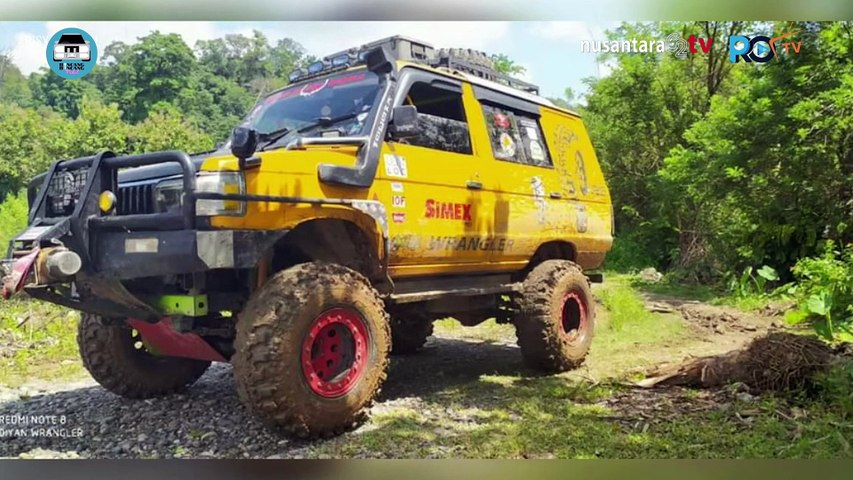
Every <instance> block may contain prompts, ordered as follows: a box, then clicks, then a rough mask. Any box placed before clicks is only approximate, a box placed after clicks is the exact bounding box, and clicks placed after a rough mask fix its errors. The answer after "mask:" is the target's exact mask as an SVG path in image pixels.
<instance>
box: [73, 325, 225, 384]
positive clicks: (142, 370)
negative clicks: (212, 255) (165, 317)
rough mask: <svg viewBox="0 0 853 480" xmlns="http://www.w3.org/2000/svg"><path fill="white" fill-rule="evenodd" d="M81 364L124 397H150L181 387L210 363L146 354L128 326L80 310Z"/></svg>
mask: <svg viewBox="0 0 853 480" xmlns="http://www.w3.org/2000/svg"><path fill="white" fill-rule="evenodd" d="M77 345H78V347H79V348H80V357H81V358H82V360H83V366H84V367H86V370H88V371H89V373H90V374H91V375H92V378H94V379H95V381H97V382H98V383H99V384H101V386H103V387H104V388H106V389H107V390H109V391H110V392H113V393H115V394H117V395H121V396H122V397H127V398H153V397H159V396H163V395H169V394H172V393H177V392H181V391H183V390H185V389H186V388H187V387H189V386H190V385H192V384H194V383H195V382H196V380H198V379H199V378H200V377H201V376H202V375H203V374H204V372H205V370H207V368H208V367H209V366H210V362H208V361H203V360H193V359H189V358H177V357H161V356H155V355H152V354H150V353H148V352H147V351H146V350H145V348H144V347H143V346H142V345H141V338H139V337H134V330H133V329H132V328H130V327H129V326H128V325H123V324H114V322H110V323H104V322H103V321H102V320H101V318H100V317H98V316H96V315H90V314H87V313H84V314H83V315H82V316H81V318H80V323H79V325H78V327H77Z"/></svg>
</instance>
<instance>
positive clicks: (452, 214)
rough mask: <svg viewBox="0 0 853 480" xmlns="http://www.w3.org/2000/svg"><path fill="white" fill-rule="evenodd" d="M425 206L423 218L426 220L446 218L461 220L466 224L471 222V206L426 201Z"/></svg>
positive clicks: (431, 200) (467, 204) (468, 204)
mask: <svg viewBox="0 0 853 480" xmlns="http://www.w3.org/2000/svg"><path fill="white" fill-rule="evenodd" d="M425 206H426V211H425V212H424V217H426V218H446V219H450V220H462V221H463V222H466V223H468V222H470V221H471V207H472V205H471V204H470V203H453V202H439V201H436V200H433V199H428V200H427V201H426V204H425Z"/></svg>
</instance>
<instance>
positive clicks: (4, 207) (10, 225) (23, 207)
mask: <svg viewBox="0 0 853 480" xmlns="http://www.w3.org/2000/svg"><path fill="white" fill-rule="evenodd" d="M27 212H28V208H27V194H26V193H25V192H24V191H21V192H19V193H18V194H17V195H12V194H9V195H7V196H6V200H5V201H4V202H3V203H0V245H1V246H2V249H0V255H5V254H6V247H7V246H8V245H9V240H11V239H12V237H14V236H15V235H17V234H18V233H20V232H21V230H23V229H24V227H26V226H27Z"/></svg>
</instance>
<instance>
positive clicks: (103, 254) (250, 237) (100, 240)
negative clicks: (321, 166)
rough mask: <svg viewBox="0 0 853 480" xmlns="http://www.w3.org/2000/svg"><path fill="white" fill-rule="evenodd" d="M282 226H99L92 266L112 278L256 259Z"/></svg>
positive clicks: (237, 265) (242, 265)
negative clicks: (267, 228)
mask: <svg viewBox="0 0 853 480" xmlns="http://www.w3.org/2000/svg"><path fill="white" fill-rule="evenodd" d="M284 233H285V232H284V231H274V232H271V231H260V230H174V231H163V232H157V231H145V232H100V233H98V234H97V235H96V236H95V238H94V240H95V249H96V252H97V255H96V256H95V258H94V271H95V272H97V274H98V275H100V276H104V277H110V278H117V279H122V280H124V279H132V278H141V277H154V276H161V275H172V274H181V273H194V272H203V271H206V270H213V269H219V268H225V269H233V268H237V269H242V268H252V267H254V266H256V265H257V262H258V260H259V259H260V257H261V255H263V253H264V252H265V251H266V250H267V249H269V248H270V247H272V245H273V244H274V243H275V242H276V241H277V240H278V239H279V238H281V237H282V236H283V235H284Z"/></svg>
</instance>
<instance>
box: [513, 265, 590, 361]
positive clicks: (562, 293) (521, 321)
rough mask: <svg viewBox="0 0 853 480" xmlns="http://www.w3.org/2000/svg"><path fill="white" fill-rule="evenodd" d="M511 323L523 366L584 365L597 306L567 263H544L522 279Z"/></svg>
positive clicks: (575, 268)
mask: <svg viewBox="0 0 853 480" xmlns="http://www.w3.org/2000/svg"><path fill="white" fill-rule="evenodd" d="M518 301H519V307H520V312H519V314H518V315H517V317H516V318H515V322H514V323H515V328H516V335H517V336H518V345H519V347H521V353H522V355H523V357H524V360H525V362H526V363H527V364H528V365H529V366H531V367H533V368H536V369H539V370H543V371H546V372H564V371H567V370H571V369H573V368H577V367H578V366H580V365H581V363H583V361H584V359H585V358H586V355H587V353H588V352H589V347H590V344H591V343H592V336H593V329H594V325H595V311H594V307H595V302H594V301H593V297H592V292H591V290H590V287H589V280H588V279H587V278H586V276H585V275H584V274H583V272H582V271H581V269H580V267H578V266H577V265H575V264H574V263H572V262H569V261H567V260H546V261H544V262H542V263H541V264H539V265H537V266H536V268H534V269H533V271H531V272H530V274H529V275H528V276H527V278H526V279H525V280H524V284H523V286H522V293H521V296H520V298H519V299H518Z"/></svg>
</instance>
